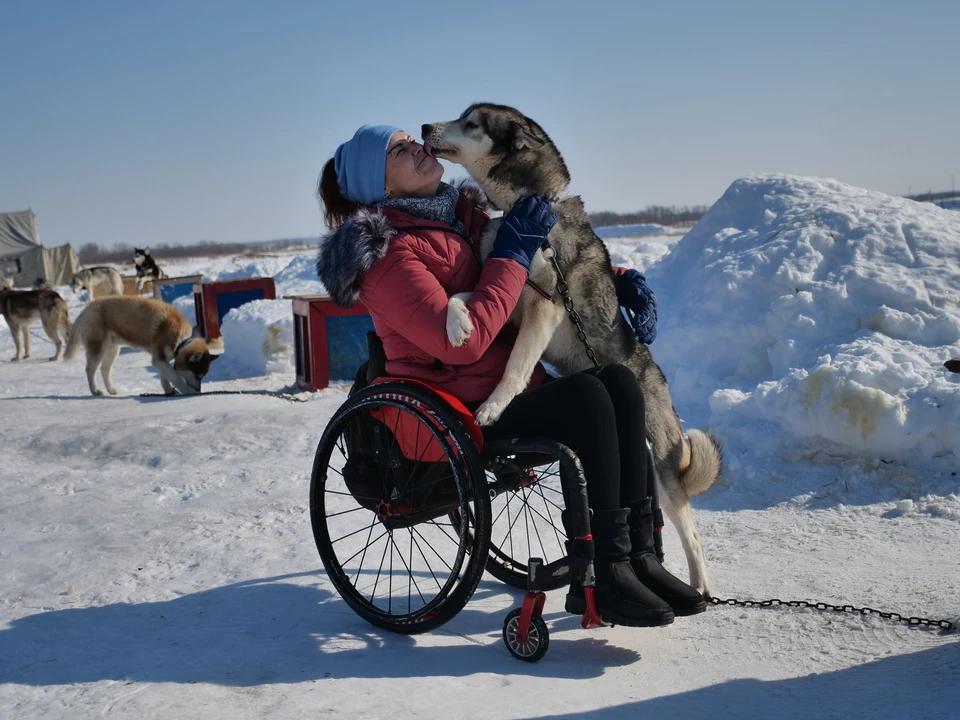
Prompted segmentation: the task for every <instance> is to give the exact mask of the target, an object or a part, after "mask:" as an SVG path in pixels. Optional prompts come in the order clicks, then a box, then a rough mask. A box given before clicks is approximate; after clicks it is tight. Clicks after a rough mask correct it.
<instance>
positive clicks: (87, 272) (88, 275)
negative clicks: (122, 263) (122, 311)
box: [70, 265, 123, 302]
mask: <svg viewBox="0 0 960 720" xmlns="http://www.w3.org/2000/svg"><path fill="white" fill-rule="evenodd" d="M97 285H103V290H104V292H105V293H107V295H123V278H122V277H121V276H120V273H119V272H118V271H117V269H116V268H112V267H107V266H106V265H101V266H100V267H92V268H86V269H84V270H81V271H80V272H78V273H75V274H74V276H73V277H72V278H70V289H71V290H73V291H74V292H75V293H76V292H80V291H81V290H86V291H87V302H91V301H92V300H93V288H94V287H96V286H97Z"/></svg>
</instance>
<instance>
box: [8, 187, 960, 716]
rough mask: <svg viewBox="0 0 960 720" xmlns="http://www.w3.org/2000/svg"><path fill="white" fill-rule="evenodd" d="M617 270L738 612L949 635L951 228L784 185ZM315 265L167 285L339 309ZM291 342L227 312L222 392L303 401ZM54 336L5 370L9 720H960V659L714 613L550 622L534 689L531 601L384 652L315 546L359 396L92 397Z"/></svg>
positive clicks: (958, 400)
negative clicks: (263, 289) (322, 294)
mask: <svg viewBox="0 0 960 720" xmlns="http://www.w3.org/2000/svg"><path fill="white" fill-rule="evenodd" d="M606 242H607V243H608V246H609V248H610V251H611V255H612V257H613V260H614V262H615V263H618V264H622V265H629V266H632V267H637V268H641V269H645V270H647V276H648V279H649V281H650V283H651V285H652V287H653V288H654V289H655V291H656V292H657V295H658V299H659V305H660V320H661V324H660V334H659V336H658V339H657V341H656V343H655V344H654V345H653V347H652V351H653V354H654V357H655V359H656V360H657V361H658V362H659V363H660V364H661V366H662V368H663V370H664V372H665V373H666V375H667V377H668V379H669V380H670V382H671V388H672V392H673V397H674V401H675V404H676V406H677V409H678V411H679V412H680V414H681V417H683V419H684V420H685V421H686V422H687V423H688V424H689V425H691V426H700V427H707V428H709V429H710V430H711V431H713V432H714V433H715V434H717V436H719V437H720V438H721V439H722V440H723V442H724V445H725V459H726V463H727V469H726V472H725V474H724V475H723V476H722V478H721V481H720V483H718V485H717V486H716V487H714V488H713V489H711V490H710V491H709V492H708V493H706V494H705V495H703V496H701V497H699V498H696V499H695V500H694V517H695V522H696V524H697V527H698V528H699V530H700V533H701V535H702V536H703V541H704V546H705V550H706V555H707V562H708V570H709V572H710V577H711V584H712V586H713V587H714V589H715V591H716V593H717V594H718V595H719V596H720V597H731V596H733V597H748V598H767V597H778V598H782V599H811V600H822V601H825V602H830V603H837V604H844V603H849V604H853V605H856V606H869V607H874V608H880V609H884V610H894V611H898V612H902V613H904V614H908V615H919V616H925V617H931V618H938V619H939V618H947V619H955V618H957V616H958V615H960V552H958V550H960V497H958V495H960V479H958V476H957V472H958V470H960V468H958V463H957V456H958V454H960V432H958V431H957V430H958V428H960V375H950V374H948V373H946V371H945V370H944V369H943V368H942V367H941V364H942V362H943V360H946V359H947V358H948V357H950V356H954V355H958V354H960V303H958V301H957V295H956V288H957V287H960V213H951V212H949V211H946V210H940V209H938V208H936V207H933V206H930V205H921V204H918V203H913V202H910V201H906V200H902V199H898V198H891V197H888V196H884V195H881V194H878V193H872V192H868V191H865V190H861V189H859V188H852V187H849V186H845V185H842V184H839V183H836V182H833V181H827V180H818V179H811V178H793V177H784V176H763V177H751V178H745V179H742V180H739V181H737V182H736V183H734V184H733V185H732V186H731V187H730V189H729V190H728V191H727V193H726V194H725V195H724V196H723V197H722V198H721V199H720V200H719V201H718V202H717V203H716V205H715V206H714V207H713V208H712V209H711V210H710V212H709V213H708V214H707V216H706V217H704V218H703V220H702V221H701V222H700V223H699V224H698V225H697V226H696V227H695V228H694V229H693V230H692V231H690V232H689V233H687V234H686V235H685V236H683V238H682V239H681V238H680V236H677V235H673V236H667V235H645V236H638V237H633V238H628V237H616V238H612V237H611V238H608V239H607V240H606ZM312 259H313V258H312V255H311V253H300V254H286V255H283V254H278V255H276V256H272V257H263V258H257V259H244V260H241V261H239V263H237V262H233V261H232V260H229V259H208V260H197V261H184V262H183V263H180V264H178V265H177V266H176V267H165V268H164V269H165V270H166V271H167V272H168V273H169V274H171V275H176V274H189V273H194V272H203V273H204V274H205V275H206V276H207V277H208V278H217V277H219V278H226V277H229V276H233V277H243V276H249V275H274V276H276V278H277V283H278V296H279V295H283V294H291V293H293V292H317V291H320V290H321V289H322V287H321V286H320V284H319V282H318V281H317V280H316V278H315V276H314V275H313V271H312ZM64 295H65V297H67V298H68V300H69V301H70V304H71V314H72V315H73V316H74V317H75V316H76V314H77V312H78V311H79V309H80V308H81V303H80V302H79V301H78V299H77V298H74V297H73V296H72V294H70V291H69V290H66V291H64ZM186 307H189V303H188V304H187V306H186ZM289 318H290V311H289V301H275V302H270V301H262V302H260V303H256V304H253V305H250V306H247V307H246V308H243V309H240V310H238V311H235V312H233V313H231V314H230V315H229V316H228V317H227V318H226V320H225V323H224V334H225V337H226V339H227V353H226V354H225V355H224V356H223V357H222V359H221V360H219V361H217V363H214V365H213V369H214V372H213V373H212V374H211V376H210V377H209V380H208V382H205V385H204V389H205V390H217V389H259V388H264V389H281V388H287V387H290V386H291V385H292V383H293V372H292V366H291V364H290V360H289V351H288V350H287V349H284V347H283V346H284V345H288V344H289V343H290V342H291V339H290V337H289V335H288V333H289V326H290V320H289ZM270 327H275V328H277V331H276V332H271V331H270V330H269V328H270ZM33 330H34V343H33V345H34V358H33V359H31V360H29V361H27V362H24V363H21V364H19V365H17V364H13V363H10V362H8V361H6V360H5V361H3V362H2V363H0V428H2V435H0V437H2V438H3V443H4V445H3V455H2V460H0V490H2V498H3V501H2V502H0V708H2V711H0V716H2V717H4V718H6V717H10V718H40V717H43V718H60V717H69V718H77V717H92V716H94V715H97V716H100V715H105V716H113V717H137V718H140V717H170V718H180V717H204V718H221V717H223V718H247V717H249V718H259V717H283V718H287V717H307V716H309V717H315V716H318V715H322V714H326V715H331V716H335V717H378V718H379V717H383V716H386V715H389V716H393V717H408V716H414V715H415V716H418V717H444V718H446V717H450V716H456V717H467V718H474V717H476V718H535V717H547V716H558V717H563V718H567V717H570V718H573V717H577V718H591V719H597V720H599V719H604V720H606V719H608V718H609V719H613V718H627V717H641V716H647V715H648V714H650V715H656V716H658V717H679V718H685V717H693V716H707V717H711V718H735V717H751V718H753V717H759V718H768V717H776V718H804V719H806V718H811V717H814V718H819V717H837V718H907V717H910V718H913V717H917V718H956V717H958V710H957V708H958V707H960V644H958V642H957V641H958V637H960V636H958V634H957V633H956V632H954V633H950V634H941V633H940V632H937V631H930V630H919V629H916V628H910V627H907V626H905V625H901V624H897V623H893V622H890V621H884V620H881V619H879V618H875V617H859V616H846V615H843V616H835V615H833V614H824V613H817V612H813V611H809V610H785V609H769V610H759V609H739V608H732V607H715V606H711V607H710V608H708V611H707V612H706V613H704V614H703V615H700V616H697V617H693V618H680V619H678V620H677V621H676V622H675V623H674V624H673V625H671V626H668V627H666V628H661V629H656V630H638V629H629V628H612V629H609V628H608V629H602V630H594V631H589V632H587V631H583V630H581V629H580V628H579V625H578V624H577V619H576V618H574V617H572V616H568V615H566V614H565V613H564V612H563V607H562V593H559V592H555V593H551V594H550V595H549V596H548V601H547V606H546V611H545V618H546V620H547V622H548V625H549V626H550V630H551V647H550V651H549V653H548V654H547V656H546V657H545V658H544V659H543V660H542V661H541V662H540V663H538V664H536V665H528V664H525V663H520V662H518V661H516V660H514V659H513V658H511V657H510V656H509V655H508V653H507V651H506V649H505V648H504V646H503V643H502V641H501V639H500V628H501V625H502V622H503V617H504V615H505V613H506V612H507V611H508V610H509V609H511V608H513V607H517V606H518V605H519V602H520V598H521V595H522V594H521V593H519V592H517V591H514V590H511V589H509V588H507V587H506V586H504V585H502V584H501V583H499V582H498V581H496V580H494V579H493V578H492V577H490V576H485V577H484V579H483V581H482V582H481V584H480V587H479V589H478V591H477V593H476V595H475V596H474V598H473V600H471V602H470V603H469V604H468V605H467V607H466V609H465V610H464V611H463V612H461V613H460V614H459V615H458V616H457V617H456V618H455V619H454V620H453V621H451V622H450V623H448V624H447V625H445V626H443V627H442V628H441V629H439V630H437V631H435V632H433V633H430V634H427V635H420V636H415V637H403V636H397V635H391V634H389V633H384V632H382V631H380V630H378V629H376V628H373V627H372V626H369V625H367V624H366V623H365V622H364V621H363V620H361V619H360V618H359V617H358V616H356V615H355V614H354V613H353V612H352V611H351V610H350V609H349V608H348V607H347V606H346V604H345V603H344V602H343V601H342V600H340V598H339V597H338V596H337V595H336V593H335V591H334V590H333V588H332V586H331V584H330V582H329V581H328V580H327V578H326V577H325V574H324V572H323V569H322V566H321V563H320V560H319V557H318V555H317V552H316V548H315V546H314V543H313V538H312V533H311V529H310V519H309V510H308V497H307V488H308V484H309V473H310V465H311V461H312V454H313V451H314V448H315V446H316V443H317V441H318V439H319V437H320V434H321V432H322V430H323V428H324V426H325V425H326V423H327V421H328V420H329V418H330V416H331V414H332V413H333V411H334V410H335V409H336V408H337V407H338V406H339V404H340V403H341V402H342V401H343V400H344V397H345V395H344V390H345V388H344V387H343V386H337V387H332V388H330V389H328V390H325V391H322V392H319V393H314V394H301V395H300V396H299V397H300V398H302V399H305V400H306V402H302V403H293V402H286V401H284V400H281V399H277V398H272V397H264V396H249V395H248V396H222V395H212V396H206V397H204V396H200V397H187V398H173V399H159V398H141V397H139V394H140V393H144V392H148V393H152V392H158V391H159V389H160V384H159V381H158V380H157V377H156V373H155V372H154V371H153V370H152V369H151V368H149V363H148V361H147V358H146V356H145V355H144V354H142V353H134V352H127V351H125V352H124V353H123V354H121V356H120V358H119V360H118V362H117V365H116V367H115V369H114V379H115V382H116V384H117V386H118V387H119V388H120V390H121V393H122V394H121V396H119V397H116V398H109V397H108V398H92V397H89V396H88V395H87V387H86V381H85V378H84V372H83V361H82V360H77V361H74V362H72V363H48V362H46V361H45V360H44V358H45V357H46V356H47V355H48V354H52V348H51V346H50V345H49V343H47V342H46V341H45V340H44V339H43V338H44V335H43V332H42V330H41V329H40V326H39V325H36V326H34V328H33ZM268 335H269V336H272V337H274V339H275V342H274V343H273V344H269V343H268V352H267V354H266V355H265V354H264V352H263V346H264V342H263V341H264V339H265V338H266V337H267V336H268ZM257 353H259V355H258V354H257ZM12 355H13V344H12V341H11V339H10V337H9V333H8V332H7V331H6V329H3V330H2V332H0V356H2V357H5V358H8V357H11V356H12ZM666 541H667V547H666V551H667V565H668V567H669V568H671V569H672V570H674V571H675V572H676V573H677V574H679V575H681V576H683V575H684V574H685V571H686V568H685V563H684V559H683V554H682V551H681V550H680V547H679V541H678V540H677V538H676V535H675V534H674V533H673V531H672V529H671V528H669V527H668V531H667V534H666Z"/></svg>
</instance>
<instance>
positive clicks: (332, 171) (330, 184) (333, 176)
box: [317, 158, 363, 230]
mask: <svg viewBox="0 0 960 720" xmlns="http://www.w3.org/2000/svg"><path fill="white" fill-rule="evenodd" d="M317 196H318V197H319V198H320V202H321V203H322V204H323V211H324V214H325V215H326V221H327V227H328V228H330V229H331V230H336V229H337V228H338V227H340V226H341V225H343V223H345V222H346V221H347V219H348V218H349V217H350V216H351V215H353V214H354V213H355V212H356V211H357V210H359V209H360V208H362V207H363V205H361V204H360V203H356V202H354V201H353V200H347V199H346V198H345V197H344V196H343V195H341V194H340V183H339V182H338V181H337V169H336V167H335V165H334V163H333V158H330V159H329V160H327V162H326V164H325V165H324V166H323V172H321V173H320V182H318V183H317Z"/></svg>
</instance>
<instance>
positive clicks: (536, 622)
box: [503, 608, 550, 662]
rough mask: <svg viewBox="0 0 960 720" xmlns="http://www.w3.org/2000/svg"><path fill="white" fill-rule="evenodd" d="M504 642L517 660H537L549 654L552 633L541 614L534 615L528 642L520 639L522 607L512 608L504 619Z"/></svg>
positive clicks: (531, 619) (531, 620)
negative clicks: (548, 630)
mask: <svg viewBox="0 0 960 720" xmlns="http://www.w3.org/2000/svg"><path fill="white" fill-rule="evenodd" d="M503 642H504V644H506V646H507V650H509V651H510V654H511V655H513V656H514V657H515V658H517V660H523V661H524V662H537V661H538V660H539V659H540V658H542V657H543V656H544V655H546V654H547V648H549V647H550V633H549V632H547V624H546V623H545V622H544V621H543V618H542V617H541V616H540V615H534V616H533V617H532V618H530V631H529V632H528V633H527V640H526V642H521V641H520V608H517V609H516V610H511V611H510V612H509V613H507V617H506V619H505V620H504V621H503Z"/></svg>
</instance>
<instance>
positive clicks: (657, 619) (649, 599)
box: [565, 508, 673, 627]
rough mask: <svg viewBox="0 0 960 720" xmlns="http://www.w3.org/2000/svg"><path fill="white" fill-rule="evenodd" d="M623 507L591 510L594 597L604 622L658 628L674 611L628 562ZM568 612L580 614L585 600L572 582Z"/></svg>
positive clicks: (584, 608)
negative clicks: (595, 582)
mask: <svg viewBox="0 0 960 720" xmlns="http://www.w3.org/2000/svg"><path fill="white" fill-rule="evenodd" d="M628 513H629V510H628V509H626V508H623V509H620V510H604V511H600V512H594V514H593V519H592V520H591V529H592V531H593V541H594V544H595V546H596V559H595V560H594V564H595V569H596V573H597V584H596V588H595V591H594V597H595V598H596V601H597V611H598V612H599V613H600V617H601V618H602V619H603V620H604V622H608V623H611V624H612V625H629V626H631V627H658V626H660V625H669V624H670V623H672V622H673V611H672V610H671V609H670V606H669V605H668V604H667V603H666V602H664V601H663V600H662V599H661V598H659V597H657V595H656V594H655V593H654V592H653V591H652V590H650V589H649V588H647V587H646V586H644V585H643V583H641V582H640V581H639V580H637V576H636V574H635V573H634V571H633V567H631V565H630V531H629V528H628V527H627V514H628ZM565 607H566V610H567V612H571V613H574V614H577V615H582V614H583V613H584V612H585V611H586V600H585V599H584V595H583V589H582V588H580V587H579V583H571V587H570V592H569V593H568V594H567V599H566V603H565Z"/></svg>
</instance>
